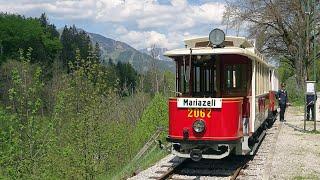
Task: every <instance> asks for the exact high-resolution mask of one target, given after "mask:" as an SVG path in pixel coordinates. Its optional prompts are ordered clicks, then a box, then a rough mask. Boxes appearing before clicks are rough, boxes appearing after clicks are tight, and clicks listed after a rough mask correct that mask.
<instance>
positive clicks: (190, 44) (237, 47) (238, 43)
mask: <svg viewBox="0 0 320 180" xmlns="http://www.w3.org/2000/svg"><path fill="white" fill-rule="evenodd" d="M184 42H185V44H186V46H187V48H182V49H174V50H170V51H166V52H165V53H164V55H165V56H168V57H176V56H185V55H190V50H192V55H214V54H217V55H219V54H238V55H242V56H246V57H248V58H249V59H251V60H256V61H258V62H260V63H262V64H265V65H266V66H269V67H272V65H270V64H268V63H267V62H266V60H265V58H264V56H263V55H262V54H261V53H259V52H258V51H257V50H256V49H255V48H254V46H253V45H252V44H251V43H250V42H249V41H248V40H246V39H245V38H243V37H233V36H226V39H225V44H226V47H223V48H212V47H210V44H209V38H208V37H198V38H192V39H186V40H185V41H184ZM199 44H200V46H199ZM201 45H205V46H201Z"/></svg>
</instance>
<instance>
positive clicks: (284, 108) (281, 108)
mask: <svg viewBox="0 0 320 180" xmlns="http://www.w3.org/2000/svg"><path fill="white" fill-rule="evenodd" d="M279 106H280V121H284V113H285V112H286V107H287V105H286V104H279Z"/></svg>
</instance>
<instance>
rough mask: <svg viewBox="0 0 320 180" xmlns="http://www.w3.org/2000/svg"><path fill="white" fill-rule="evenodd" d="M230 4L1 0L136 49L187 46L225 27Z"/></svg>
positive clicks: (8, 7)
mask: <svg viewBox="0 0 320 180" xmlns="http://www.w3.org/2000/svg"><path fill="white" fill-rule="evenodd" d="M224 10H225V2H224V0H0V11H1V12H8V13H16V14H22V15H25V16H26V17H39V16H40V15H41V13H43V12H45V13H46V14H47V16H48V18H49V21H50V23H53V24H55V25H56V26H57V28H63V27H64V26H65V25H68V26H72V25H73V24H75V25H76V26H77V27H79V28H82V29H84V30H86V31H88V32H92V33H98V34H101V35H103V36H105V37H109V38H112V39H115V40H118V41H123V42H125V43H128V44H129V45H131V46H133V47H134V48H136V49H143V48H147V47H150V46H151V45H156V46H158V47H165V48H168V49H174V48H179V47H183V39H184V38H188V37H193V36H207V35H208V34H209V32H210V30H212V29H214V28H221V29H223V30H224V28H225V26H222V24H221V21H222V16H223V12H224Z"/></svg>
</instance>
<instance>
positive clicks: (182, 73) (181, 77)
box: [177, 60, 189, 96]
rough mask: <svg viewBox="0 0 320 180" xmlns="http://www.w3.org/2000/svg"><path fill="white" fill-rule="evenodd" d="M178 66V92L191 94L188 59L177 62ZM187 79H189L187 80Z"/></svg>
mask: <svg viewBox="0 0 320 180" xmlns="http://www.w3.org/2000/svg"><path fill="white" fill-rule="evenodd" d="M177 66H178V68H177V69H178V73H177V74H178V78H177V82H178V84H177V87H178V92H180V93H182V95H184V96H185V95H188V94H189V81H188V80H189V79H188V76H189V75H188V74H189V63H188V61H187V60H185V62H183V60H181V61H178V62H177ZM186 79H187V80H186Z"/></svg>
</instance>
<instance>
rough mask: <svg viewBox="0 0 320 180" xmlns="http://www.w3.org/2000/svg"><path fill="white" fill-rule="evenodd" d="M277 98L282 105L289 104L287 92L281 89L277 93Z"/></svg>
mask: <svg viewBox="0 0 320 180" xmlns="http://www.w3.org/2000/svg"><path fill="white" fill-rule="evenodd" d="M277 98H278V101H279V105H280V104H287V102H288V94H287V91H286V90H282V89H280V90H279V91H278V93H277Z"/></svg>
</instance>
